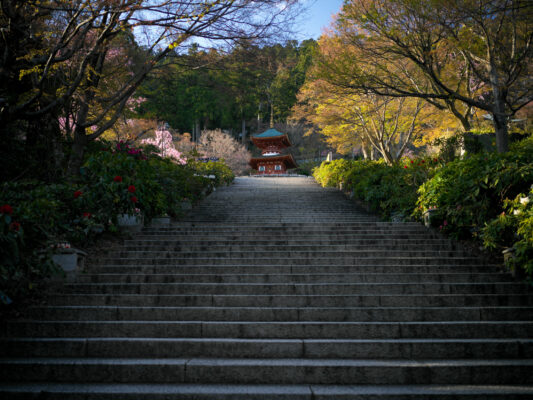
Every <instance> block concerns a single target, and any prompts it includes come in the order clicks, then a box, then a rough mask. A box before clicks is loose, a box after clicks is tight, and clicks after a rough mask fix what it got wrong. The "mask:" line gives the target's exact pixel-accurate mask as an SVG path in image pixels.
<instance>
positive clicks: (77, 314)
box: [0, 178, 533, 400]
mask: <svg viewBox="0 0 533 400" xmlns="http://www.w3.org/2000/svg"><path fill="white" fill-rule="evenodd" d="M532 310H533V295H532V293H531V291H530V290H528V289H527V287H526V286H525V285H523V284H521V283H517V282H514V281H513V280H512V279H511V278H510V277H509V276H508V275H504V274H502V273H500V266H498V265H491V264H487V263H484V262H482V261H481V260H479V259H477V258H475V257H471V256H470V255H469V254H467V253H465V252H464V251H462V250H461V249H460V248H458V247H457V245H456V244H454V243H453V242H451V241H449V240H447V239H446V238H444V237H442V236H440V235H438V234H436V233H435V232H432V231H429V230H427V229H425V228H424V227H423V226H421V225H420V224H416V223H388V222H380V221H379V220H378V219H377V218H376V217H374V216H371V215H368V214H366V213H364V212H362V211H360V210H358V209H356V208H355V207H354V205H353V204H352V203H351V202H350V201H349V200H348V199H346V198H345V197H344V196H343V195H342V194H341V193H340V192H338V191H336V190H333V189H322V188H320V187H319V186H318V185H316V184H315V183H314V181H313V180H312V179H309V178H238V179H237V180H236V182H235V184H234V185H232V186H230V187H226V188H221V189H220V190H218V191H217V192H215V193H214V194H212V195H211V196H209V198H208V199H206V200H205V201H204V202H203V203H202V204H201V206H200V207H198V208H196V209H195V210H193V212H192V213H191V214H190V215H189V216H188V217H187V218H185V219H184V220H183V221H180V222H177V223H174V224H171V225H166V226H158V227H152V228H145V229H144V231H143V232H141V233H140V234H138V235H137V236H136V237H134V238H133V239H132V240H128V241H126V243H125V245H124V246H123V248H121V249H119V250H116V249H115V250H109V251H108V252H107V253H105V254H95V255H92V257H91V260H90V263H89V268H88V271H87V273H86V274H83V275H81V276H80V277H79V278H78V279H77V281H76V282H73V283H70V284H68V285H66V287H65V290H64V292H63V293H59V294H57V295H55V296H52V297H51V298H50V299H49V305H48V306H46V307H35V308H34V309H33V310H32V318H30V319H28V320H24V321H22V320H19V321H11V322H10V323H8V324H7V325H5V326H4V327H3V328H4V329H3V330H2V335H3V336H4V338H3V339H0V352H1V354H2V355H3V358H0V371H2V374H1V377H0V381H2V382H4V383H0V397H2V396H4V397H3V398H9V399H15V398H21V399H27V398H31V396H34V397H35V398H39V399H41V398H45V399H62V400H65V399H67V400H68V399H135V400H138V399H151V400H153V399H155V400H158V399H247V400H248V399H306V400H311V399H313V400H317V399H370V398H371V399H388V400H392V399H395V400H398V399H400V400H402V399H444V398H446V399H506V400H508V399H518V398H521V399H525V398H533V360H532V359H533V340H532V339H531V338H532V337H533V313H532ZM43 391H44V392H46V394H42V392H43ZM39 396H42V397H39Z"/></svg>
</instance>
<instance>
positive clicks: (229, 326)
mask: <svg viewBox="0 0 533 400" xmlns="http://www.w3.org/2000/svg"><path fill="white" fill-rule="evenodd" d="M3 328H4V329H3V331H4V336H6V337H32V336H33V337H57V338H76V337H78V338H79V337H81V338H84V337H94V338H97V337H157V338H165V337H168V338H180V337H181V338H184V337H189V338H190V337H195V338H220V337H223V338H265V339H274V338H279V339H328V338H329V339H414V338H418V339H426V338H434V339H437V338H438V339H452V338H461V339H466V338H478V339H487V338H530V337H532V335H533V322H532V321H430V322H330V321H291V322H281V321H275V322H272V321H268V322H265V321H15V322H9V323H6V324H5V326H4V327H3Z"/></svg>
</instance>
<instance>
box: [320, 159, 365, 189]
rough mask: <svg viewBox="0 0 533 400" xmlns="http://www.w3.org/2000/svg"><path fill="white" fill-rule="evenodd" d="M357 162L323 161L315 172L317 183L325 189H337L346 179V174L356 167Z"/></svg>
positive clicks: (342, 160) (343, 160)
mask: <svg viewBox="0 0 533 400" xmlns="http://www.w3.org/2000/svg"><path fill="white" fill-rule="evenodd" d="M354 163H355V161H352V160H345V159H342V158H341V159H339V160H334V161H323V162H322V164H320V166H319V167H317V168H315V169H314V170H313V176H314V177H315V179H316V181H317V182H318V183H320V184H321V185H322V186H324V187H337V186H339V184H340V183H341V182H344V180H345V178H346V175H345V174H346V172H347V171H348V170H349V169H350V168H351V167H352V166H353V165H354Z"/></svg>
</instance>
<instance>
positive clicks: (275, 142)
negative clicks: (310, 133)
mask: <svg viewBox="0 0 533 400" xmlns="http://www.w3.org/2000/svg"><path fill="white" fill-rule="evenodd" d="M251 139H252V142H253V144H254V145H256V146H257V147H259V148H260V149H261V157H253V158H252V159H251V160H250V162H249V164H250V166H251V167H252V168H253V169H255V170H256V171H257V172H258V173H259V174H261V175H276V174H285V173H287V170H288V169H291V168H296V167H297V164H296V161H295V160H294V158H293V157H292V154H290V153H289V154H281V150H283V149H285V148H287V147H290V146H291V142H290V140H289V137H288V136H287V135H286V134H285V133H281V132H278V131H277V130H275V129H274V128H270V129H269V130H267V131H265V132H263V133H261V134H259V135H253V136H252V138H251Z"/></svg>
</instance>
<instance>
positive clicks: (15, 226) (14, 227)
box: [9, 221, 20, 232]
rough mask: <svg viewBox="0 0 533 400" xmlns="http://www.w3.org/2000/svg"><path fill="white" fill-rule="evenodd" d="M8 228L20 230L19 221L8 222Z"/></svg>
mask: <svg viewBox="0 0 533 400" xmlns="http://www.w3.org/2000/svg"><path fill="white" fill-rule="evenodd" d="M9 229H11V230H12V231H17V232H18V231H19V230H20V222H17V221H15V222H12V223H10V224H9Z"/></svg>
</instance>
